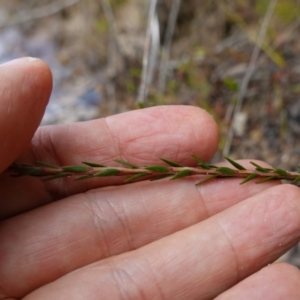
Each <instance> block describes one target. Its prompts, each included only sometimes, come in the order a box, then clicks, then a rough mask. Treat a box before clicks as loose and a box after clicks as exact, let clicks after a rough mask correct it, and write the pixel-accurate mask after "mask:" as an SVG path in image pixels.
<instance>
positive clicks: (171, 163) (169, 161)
mask: <svg viewBox="0 0 300 300" xmlns="http://www.w3.org/2000/svg"><path fill="white" fill-rule="evenodd" d="M160 159H161V160H162V161H164V162H165V163H166V164H168V165H170V166H171V167H177V168H180V167H183V165H180V164H178V163H176V162H174V161H172V160H169V159H166V158H162V157H161V158H160Z"/></svg>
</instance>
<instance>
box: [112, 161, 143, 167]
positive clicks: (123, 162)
mask: <svg viewBox="0 0 300 300" xmlns="http://www.w3.org/2000/svg"><path fill="white" fill-rule="evenodd" d="M114 161H115V162H117V163H119V164H121V165H123V166H126V167H130V168H133V169H138V168H139V166H136V165H134V164H132V163H130V162H128V161H125V160H121V159H114Z"/></svg>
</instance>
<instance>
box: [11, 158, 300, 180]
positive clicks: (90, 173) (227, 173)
mask: <svg viewBox="0 0 300 300" xmlns="http://www.w3.org/2000/svg"><path fill="white" fill-rule="evenodd" d="M192 157H193V158H194V159H195V160H196V161H197V167H187V166H183V165H181V164H179V163H177V162H174V161H171V160H169V159H166V158H161V161H162V162H163V163H164V164H159V165H145V166H138V165H135V164H132V163H130V162H128V161H124V160H120V159H115V162H117V163H118V164H120V167H111V166H104V165H102V164H98V163H94V162H86V161H84V162H82V163H83V165H79V166H77V165H74V166H56V165H53V164H49V163H45V162H37V163H36V165H34V166H33V165H27V164H22V163H13V164H12V165H11V166H10V167H9V168H8V169H7V170H6V171H7V172H9V173H10V175H11V176H13V177H20V176H35V177H43V178H44V180H45V181H49V180H54V179H58V178H64V177H71V176H73V177H75V179H74V180H75V181H82V180H87V179H91V178H97V177H109V176H127V178H126V179H125V180H124V183H129V182H134V181H137V180H145V179H150V180H158V179H161V178H166V177H170V179H171V180H175V179H179V178H183V177H189V176H193V175H206V177H205V178H204V179H202V180H200V181H199V182H197V183H196V185H201V184H203V183H206V182H208V181H210V180H213V179H215V178H230V177H231V178H232V177H235V178H241V179H242V180H241V184H245V183H246V182H249V181H255V182H256V183H263V182H266V181H271V180H282V179H284V180H288V181H291V182H292V183H294V184H296V183H298V182H299V181H300V173H299V172H288V171H285V170H282V169H278V168H275V169H272V168H265V167H262V166H260V165H258V164H257V163H255V162H250V163H251V164H252V165H253V166H254V167H255V168H254V170H250V169H246V168H245V167H244V166H242V165H240V164H239V163H237V162H236V161H234V160H232V159H230V158H228V157H226V160H227V161H228V162H229V163H230V164H231V165H232V167H218V166H215V165H212V164H208V163H206V162H204V161H202V160H201V159H200V158H199V157H198V156H197V155H195V154H192Z"/></svg>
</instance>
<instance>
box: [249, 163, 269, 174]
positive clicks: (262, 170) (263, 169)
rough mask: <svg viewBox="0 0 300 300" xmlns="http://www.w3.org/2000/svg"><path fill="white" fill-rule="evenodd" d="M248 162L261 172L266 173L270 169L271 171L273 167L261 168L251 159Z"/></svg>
mask: <svg viewBox="0 0 300 300" xmlns="http://www.w3.org/2000/svg"><path fill="white" fill-rule="evenodd" d="M250 164H252V165H253V166H255V167H256V170H257V171H259V172H262V173H268V172H270V171H273V169H268V168H263V167H261V166H260V165H258V164H256V163H255V162H253V161H250Z"/></svg>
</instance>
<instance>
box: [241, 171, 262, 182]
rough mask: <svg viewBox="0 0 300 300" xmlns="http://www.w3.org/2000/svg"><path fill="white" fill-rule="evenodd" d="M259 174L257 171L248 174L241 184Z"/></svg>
mask: <svg viewBox="0 0 300 300" xmlns="http://www.w3.org/2000/svg"><path fill="white" fill-rule="evenodd" d="M257 176H258V174H257V173H252V174H250V175H248V176H247V177H246V178H245V179H244V180H243V181H242V182H241V183H240V184H244V183H246V182H248V181H251V180H252V179H254V178H255V177H257Z"/></svg>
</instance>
